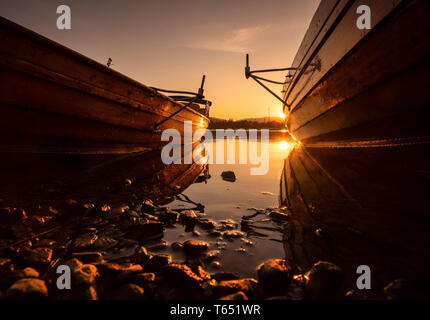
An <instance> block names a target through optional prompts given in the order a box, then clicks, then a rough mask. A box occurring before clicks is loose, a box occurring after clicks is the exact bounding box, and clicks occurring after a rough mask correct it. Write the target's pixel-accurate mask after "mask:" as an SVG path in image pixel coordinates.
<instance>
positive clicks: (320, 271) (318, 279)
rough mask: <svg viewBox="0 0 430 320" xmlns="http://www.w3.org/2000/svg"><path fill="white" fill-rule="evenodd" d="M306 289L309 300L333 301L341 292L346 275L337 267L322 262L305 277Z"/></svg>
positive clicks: (314, 266) (315, 265)
mask: <svg viewBox="0 0 430 320" xmlns="http://www.w3.org/2000/svg"><path fill="white" fill-rule="evenodd" d="M305 278H306V282H305V288H304V294H305V298H307V299H317V300H321V299H332V298H335V297H336V296H337V294H338V292H339V289H340V286H341V285H342V282H343V279H344V273H343V271H342V269H341V268H340V267H338V266H337V265H335V264H333V263H330V262H324V261H320V262H317V263H315V264H314V265H313V266H312V268H311V269H310V270H309V272H308V273H307V274H306V275H305Z"/></svg>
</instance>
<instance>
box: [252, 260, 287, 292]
mask: <svg viewBox="0 0 430 320" xmlns="http://www.w3.org/2000/svg"><path fill="white" fill-rule="evenodd" d="M257 275H258V280H259V282H260V284H261V286H262V287H263V289H264V290H265V291H266V292H268V293H270V294H271V295H273V294H276V295H277V294H280V293H286V292H287V289H288V286H289V285H290V282H291V278H292V266H291V265H290V264H289V263H288V262H287V261H286V260H284V259H269V260H266V261H265V262H263V263H262V264H260V265H259V266H258V267H257Z"/></svg>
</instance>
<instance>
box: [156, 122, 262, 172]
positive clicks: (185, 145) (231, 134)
mask: <svg viewBox="0 0 430 320" xmlns="http://www.w3.org/2000/svg"><path fill="white" fill-rule="evenodd" d="M259 136H260V139H258V138H259ZM215 139H216V140H218V141H219V140H223V141H224V139H227V148H226V149H227V153H226V154H225V152H224V151H225V150H224V149H225V146H224V143H217V144H213V143H210V142H211V141H213V140H214V135H213V134H212V132H211V131H210V130H207V129H203V128H202V129H197V130H195V131H194V133H193V128H192V122H191V121H185V122H184V136H183V137H182V135H181V133H180V132H179V131H178V130H176V129H166V130H164V131H163V132H162V134H161V141H169V143H167V144H166V145H165V146H164V147H163V149H162V150H161V160H162V161H163V163H164V164H172V163H173V164H181V163H184V164H191V163H193V162H194V163H198V164H204V163H209V164H226V163H227V164H236V163H237V162H236V161H237V158H238V163H239V164H248V163H249V164H251V165H255V166H256V167H252V168H251V170H250V171H251V175H265V174H266V173H267V172H268V171H269V129H262V130H260V132H258V130H257V129H249V130H245V129H237V130H233V129H216V131H215ZM249 140H251V141H257V142H259V143H248V141H249ZM197 141H200V142H201V143H200V144H198V145H197V146H195V147H194V148H193V146H194V145H195V143H196V142H197ZM236 143H238V154H237V153H236ZM214 145H215V148H216V149H215V150H214ZM182 149H183V155H184V156H183V157H182ZM258 149H260V151H259V150H258ZM214 151H215V152H214Z"/></svg>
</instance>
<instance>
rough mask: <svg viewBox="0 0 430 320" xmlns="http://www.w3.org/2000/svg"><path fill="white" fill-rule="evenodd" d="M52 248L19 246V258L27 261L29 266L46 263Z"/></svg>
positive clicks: (50, 255) (48, 260)
mask: <svg viewBox="0 0 430 320" xmlns="http://www.w3.org/2000/svg"><path fill="white" fill-rule="evenodd" d="M52 252H53V251H52V249H50V248H36V249H32V248H27V247H24V248H21V249H20V251H19V256H18V257H19V260H21V261H22V262H24V263H28V264H29V265H31V266H38V265H43V264H48V263H49V262H51V259H52Z"/></svg>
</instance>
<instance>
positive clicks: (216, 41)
mask: <svg viewBox="0 0 430 320" xmlns="http://www.w3.org/2000/svg"><path fill="white" fill-rule="evenodd" d="M268 28H269V27H268V26H255V27H248V28H240V29H235V30H233V31H231V32H230V33H229V34H226V35H225V36H223V37H218V38H216V37H214V38H212V39H205V40H202V41H198V43H192V44H190V45H189V47H191V48H195V49H205V50H212V51H226V52H238V53H244V52H248V51H250V49H251V47H253V43H254V42H255V41H256V40H257V39H258V37H259V36H260V35H261V34H262V33H263V32H264V31H267V29H268Z"/></svg>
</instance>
